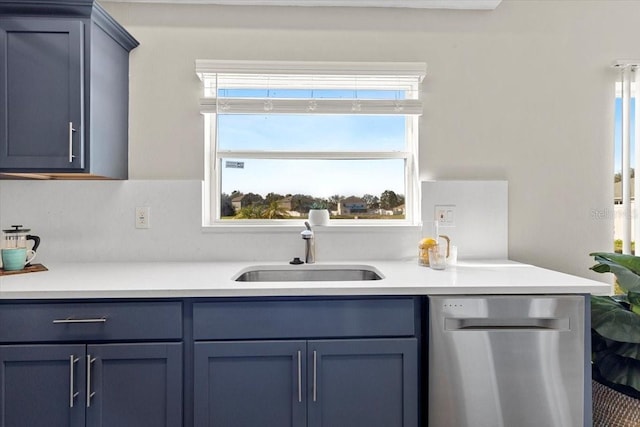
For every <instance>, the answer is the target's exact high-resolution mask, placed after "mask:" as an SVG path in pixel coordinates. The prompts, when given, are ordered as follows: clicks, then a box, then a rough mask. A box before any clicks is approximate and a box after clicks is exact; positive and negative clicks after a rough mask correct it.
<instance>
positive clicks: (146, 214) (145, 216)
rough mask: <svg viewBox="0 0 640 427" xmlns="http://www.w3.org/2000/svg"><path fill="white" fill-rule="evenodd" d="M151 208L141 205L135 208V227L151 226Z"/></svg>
mask: <svg viewBox="0 0 640 427" xmlns="http://www.w3.org/2000/svg"><path fill="white" fill-rule="evenodd" d="M150 216H151V208H150V207H149V206H142V207H137V208H136V228H151V218H150Z"/></svg>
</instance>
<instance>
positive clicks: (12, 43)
mask: <svg viewBox="0 0 640 427" xmlns="http://www.w3.org/2000/svg"><path fill="white" fill-rule="evenodd" d="M21 3H22V4H21ZM137 45H138V42H137V41H136V40H135V39H134V38H133V37H132V36H131V35H130V34H128V33H127V32H126V31H125V30H124V29H123V28H122V27H121V26H119V25H118V24H117V23H116V22H115V21H114V20H113V19H112V18H111V17H110V16H109V15H107V14H106V12H104V10H103V9H102V8H101V7H100V6H99V5H98V4H96V3H93V1H92V0H76V1H73V2H60V1H44V0H43V1H40V2H36V3H31V2H30V3H29V4H27V5H25V4H24V3H23V2H19V1H15V0H12V1H8V0H0V105H1V106H2V108H0V175H2V174H4V175H5V176H7V175H9V176H15V174H18V175H21V176H27V177H28V176H33V175H34V174H35V175H43V176H46V177H52V178H67V177H73V178H82V177H105V178H115V179H126V178H127V175H128V116H129V114H128V111H129V110H128V99H129V52H130V51H131V50H132V49H133V48H135V47H136V46H137Z"/></svg>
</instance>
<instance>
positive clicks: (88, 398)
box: [87, 354, 96, 408]
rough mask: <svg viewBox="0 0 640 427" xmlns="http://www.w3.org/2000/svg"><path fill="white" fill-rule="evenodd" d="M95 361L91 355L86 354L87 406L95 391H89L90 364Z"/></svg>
mask: <svg viewBox="0 0 640 427" xmlns="http://www.w3.org/2000/svg"><path fill="white" fill-rule="evenodd" d="M95 361H96V358H95V357H94V358H93V359H92V358H91V355H89V354H88V355H87V408H90V407H91V398H92V397H93V396H94V395H95V394H96V392H95V391H94V392H92V391H91V365H92V364H93V362H95Z"/></svg>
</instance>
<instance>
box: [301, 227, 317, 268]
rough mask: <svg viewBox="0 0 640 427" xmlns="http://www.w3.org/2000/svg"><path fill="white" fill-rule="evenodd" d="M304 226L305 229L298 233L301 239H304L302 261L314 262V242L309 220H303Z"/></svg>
mask: <svg viewBox="0 0 640 427" xmlns="http://www.w3.org/2000/svg"><path fill="white" fill-rule="evenodd" d="M304 226H305V227H307V229H306V230H302V232H301V233H300V235H301V236H302V240H304V262H306V263H307V264H313V263H314V262H316V243H315V239H314V238H313V231H312V230H311V225H309V222H307V221H305V222H304Z"/></svg>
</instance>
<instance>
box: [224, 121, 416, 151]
mask: <svg viewBox="0 0 640 427" xmlns="http://www.w3.org/2000/svg"><path fill="white" fill-rule="evenodd" d="M217 117H218V126H217V129H218V149H219V150H258V151H404V150H405V146H406V142H405V127H406V126H405V125H406V120H407V119H406V118H405V117H404V116H365V115H305V114H298V115H287V114H265V115H255V114H218V116H217Z"/></svg>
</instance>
